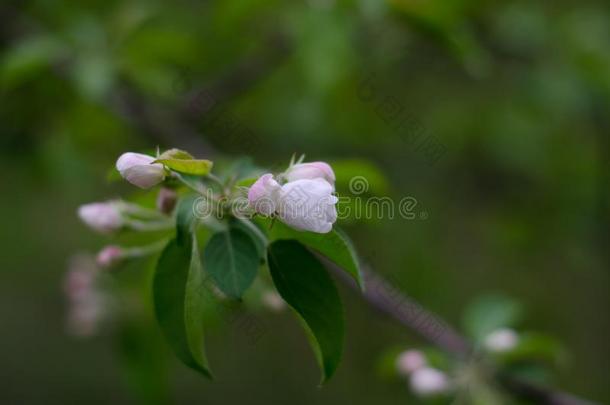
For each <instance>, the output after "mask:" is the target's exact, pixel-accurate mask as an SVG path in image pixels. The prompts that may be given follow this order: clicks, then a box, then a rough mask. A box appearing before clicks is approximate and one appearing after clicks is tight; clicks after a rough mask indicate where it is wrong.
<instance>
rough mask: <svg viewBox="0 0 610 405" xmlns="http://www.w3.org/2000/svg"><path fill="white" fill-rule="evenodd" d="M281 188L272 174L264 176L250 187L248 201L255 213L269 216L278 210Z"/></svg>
mask: <svg viewBox="0 0 610 405" xmlns="http://www.w3.org/2000/svg"><path fill="white" fill-rule="evenodd" d="M281 188H282V187H281V186H280V185H279V183H278V182H277V181H275V179H274V178H273V175H272V174H270V173H267V174H263V175H262V176H261V177H259V179H258V180H256V182H255V183H254V184H253V185H252V186H251V187H250V190H249V191H248V201H249V202H250V205H251V206H252V208H254V211H256V212H258V213H259V214H263V215H267V216H269V215H271V214H273V213H275V212H276V210H277V206H278V199H279V195H280V191H281Z"/></svg>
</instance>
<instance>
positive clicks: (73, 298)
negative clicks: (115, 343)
mask: <svg viewBox="0 0 610 405" xmlns="http://www.w3.org/2000/svg"><path fill="white" fill-rule="evenodd" d="M98 273H99V272H98V269H97V267H96V265H95V262H94V261H93V259H92V258H91V257H90V256H88V255H77V256H75V257H73V258H72V259H71V260H70V265H69V269H68V272H67V274H66V277H65V279H64V286H63V287H64V293H65V295H66V298H67V301H68V314H67V328H68V332H69V333H71V334H72V335H75V336H80V337H86V336H92V335H94V334H95V333H96V332H97V330H98V327H99V324H100V322H101V321H102V319H103V318H104V317H105V316H106V297H105V295H104V294H103V293H102V292H101V291H100V290H99V289H98V288H97V286H96V280H97V276H98Z"/></svg>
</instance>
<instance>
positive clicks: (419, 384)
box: [409, 367, 451, 397]
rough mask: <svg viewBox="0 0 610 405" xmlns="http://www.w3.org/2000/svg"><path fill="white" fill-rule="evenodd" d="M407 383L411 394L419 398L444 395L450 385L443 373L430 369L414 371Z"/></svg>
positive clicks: (424, 368)
mask: <svg viewBox="0 0 610 405" xmlns="http://www.w3.org/2000/svg"><path fill="white" fill-rule="evenodd" d="M409 383H410V386H411V390H412V391H413V393H415V394H416V395H418V396H420V397H430V396H435V395H440V394H444V393H446V392H447V391H449V389H450V385H451V384H450V382H449V379H448V378H447V375H446V374H445V373H443V372H442V371H440V370H437V369H434V368H430V367H423V368H420V369H417V370H415V371H414V372H413V374H411V378H410V381H409Z"/></svg>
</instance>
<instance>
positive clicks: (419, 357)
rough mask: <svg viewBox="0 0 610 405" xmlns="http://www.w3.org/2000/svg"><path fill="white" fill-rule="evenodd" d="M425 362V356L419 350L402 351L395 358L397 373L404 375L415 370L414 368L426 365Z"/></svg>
mask: <svg viewBox="0 0 610 405" xmlns="http://www.w3.org/2000/svg"><path fill="white" fill-rule="evenodd" d="M426 364H427V362H426V358H425V357H424V354H423V353H422V352H420V351H419V350H407V351H404V352H402V353H400V355H398V358H397V359H396V368H397V370H398V373H399V374H400V375H402V376H405V377H406V376H408V375H409V374H411V373H413V372H415V370H418V369H420V368H422V367H424V366H426Z"/></svg>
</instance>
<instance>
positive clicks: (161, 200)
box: [157, 187, 178, 214]
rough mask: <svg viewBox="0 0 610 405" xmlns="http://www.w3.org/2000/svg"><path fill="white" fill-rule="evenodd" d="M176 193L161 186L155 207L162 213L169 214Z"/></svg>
mask: <svg viewBox="0 0 610 405" xmlns="http://www.w3.org/2000/svg"><path fill="white" fill-rule="evenodd" d="M177 200H178V194H177V193H176V192H175V191H174V190H172V189H171V188H167V187H161V190H159V194H158V195H157V209H158V210H159V211H160V212H162V213H164V214H171V212H172V211H173V210H174V207H175V206H176V201H177Z"/></svg>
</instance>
